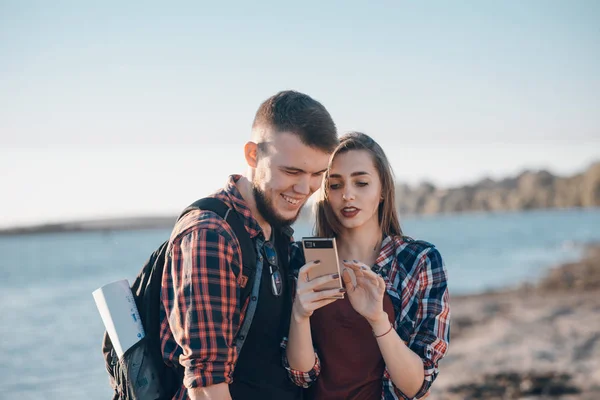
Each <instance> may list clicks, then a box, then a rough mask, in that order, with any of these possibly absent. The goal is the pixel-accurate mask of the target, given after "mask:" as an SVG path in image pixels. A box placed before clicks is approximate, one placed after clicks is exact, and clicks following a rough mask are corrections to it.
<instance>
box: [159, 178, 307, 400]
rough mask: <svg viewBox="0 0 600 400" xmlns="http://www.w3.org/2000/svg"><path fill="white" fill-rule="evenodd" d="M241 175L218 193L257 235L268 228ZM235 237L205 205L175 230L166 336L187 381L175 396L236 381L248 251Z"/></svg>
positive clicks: (164, 308)
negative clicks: (255, 213)
mask: <svg viewBox="0 0 600 400" xmlns="http://www.w3.org/2000/svg"><path fill="white" fill-rule="evenodd" d="M238 179H239V176H236V175H232V176H230V178H229V180H228V182H227V185H226V186H225V188H224V189H222V190H220V191H218V192H217V193H215V194H214V195H213V196H214V197H216V198H218V199H220V200H222V201H223V202H224V203H225V204H226V205H228V206H229V207H232V208H233V209H234V210H235V211H237V212H238V213H239V215H240V216H241V217H242V219H243V221H244V225H245V227H246V230H247V231H248V233H249V234H250V237H251V238H252V239H254V238H255V237H257V236H258V235H259V234H262V230H261V228H260V226H259V224H258V222H257V221H256V220H255V219H254V217H252V214H251V212H250V209H249V208H248V206H247V205H246V202H245V201H244V199H243V197H242V196H241V194H240V192H239V190H238V189H237V187H236V182H237V180H238ZM234 238H235V234H234V233H233V230H232V229H231V228H230V226H229V225H228V224H227V223H226V222H225V221H223V219H222V218H220V217H219V216H217V215H216V214H215V213H213V212H211V211H200V210H199V211H192V212H189V213H187V214H186V215H185V216H184V217H183V218H181V219H180V220H179V221H178V222H177V224H176V225H175V227H174V229H173V232H172V233H171V238H170V242H169V252H168V257H167V260H166V263H165V269H164V273H163V279H162V290H161V298H162V302H161V303H162V304H161V320H162V324H161V330H160V336H161V342H162V343H161V344H162V352H163V358H164V360H165V362H166V363H167V364H168V365H176V364H180V365H181V366H183V367H184V368H185V374H184V380H183V386H182V388H181V390H180V391H179V393H178V394H177V396H176V397H175V398H174V399H177V400H180V399H185V398H187V388H194V387H205V386H211V385H216V384H219V383H223V382H225V383H228V384H229V383H231V382H232V376H233V370H234V367H235V363H236V360H237V357H238V354H237V349H236V346H235V344H234V339H235V337H236V334H237V332H238V330H239V329H240V327H241V325H242V322H243V320H244V314H245V310H246V307H247V304H248V301H246V304H240V299H239V288H240V287H241V277H242V274H241V271H242V268H241V266H242V252H241V248H240V246H239V243H238V241H237V239H234ZM248 284H251V282H248ZM316 364H317V366H316V367H318V363H316ZM282 367H283V366H282ZM289 373H290V375H292V376H294V375H295V374H297V372H295V371H292V370H290V371H289ZM315 374H318V371H317V372H315Z"/></svg>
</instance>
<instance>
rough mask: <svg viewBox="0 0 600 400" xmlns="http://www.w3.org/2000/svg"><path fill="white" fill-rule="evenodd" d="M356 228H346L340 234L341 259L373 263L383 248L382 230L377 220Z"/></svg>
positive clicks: (339, 250) (339, 249) (338, 245)
mask: <svg viewBox="0 0 600 400" xmlns="http://www.w3.org/2000/svg"><path fill="white" fill-rule="evenodd" d="M373 222H374V223H372V224H367V225H363V226H361V227H359V228H356V229H345V230H343V231H342V232H341V233H340V235H339V236H338V238H337V240H336V242H337V248H338V255H339V257H340V260H358V261H361V262H363V263H365V264H367V265H373V264H374V263H375V260H376V259H377V256H378V255H379V251H380V249H381V241H382V236H383V234H382V231H381V227H380V226H379V224H378V223H377V221H373Z"/></svg>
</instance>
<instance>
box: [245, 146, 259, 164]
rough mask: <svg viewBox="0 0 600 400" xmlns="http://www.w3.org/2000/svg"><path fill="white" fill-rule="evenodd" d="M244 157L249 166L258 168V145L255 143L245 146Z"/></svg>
mask: <svg viewBox="0 0 600 400" xmlns="http://www.w3.org/2000/svg"><path fill="white" fill-rule="evenodd" d="M244 156H245V157H246V162H247V163H248V166H249V167H251V168H256V167H257V166H258V145H257V144H256V143H254V142H247V143H246V144H245V145H244Z"/></svg>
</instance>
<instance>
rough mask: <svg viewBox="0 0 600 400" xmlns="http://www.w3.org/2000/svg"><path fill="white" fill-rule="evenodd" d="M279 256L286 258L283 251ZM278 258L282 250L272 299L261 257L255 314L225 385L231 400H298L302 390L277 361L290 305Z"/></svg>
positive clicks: (268, 274)
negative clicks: (278, 292)
mask: <svg viewBox="0 0 600 400" xmlns="http://www.w3.org/2000/svg"><path fill="white" fill-rule="evenodd" d="M283 253H284V254H283V256H287V249H286V250H285V252H283ZM281 256H282V251H279V252H278V259H279V262H278V264H279V265H278V266H279V270H280V272H281V276H282V283H283V292H282V294H281V295H280V296H275V295H274V294H273V292H272V290H271V273H270V271H269V264H268V262H267V260H266V257H264V255H263V260H264V261H263V270H262V277H261V284H260V292H259V296H258V300H257V301H258V304H257V306H256V312H255V314H254V319H253V320H252V325H251V326H250V330H249V331H248V337H247V338H246V342H245V343H244V346H243V348H242V351H241V353H240V355H239V357H238V360H237V363H236V366H235V371H234V374H233V382H232V383H231V384H230V385H229V391H230V393H231V397H232V398H233V400H254V399H265V400H268V399H273V400H299V399H302V389H301V388H300V387H299V386H296V385H295V384H294V383H293V382H292V381H291V380H290V378H289V376H288V372H287V371H286V370H285V368H284V367H283V363H282V360H281V356H282V351H283V349H281V347H280V344H281V340H282V339H283V337H284V336H287V330H288V329H289V318H290V312H291V303H292V301H291V288H290V282H289V280H288V279H287V278H286V277H287V276H288V275H287V274H288V271H287V270H286V266H287V263H282V262H281ZM250 301H252V298H251V299H250Z"/></svg>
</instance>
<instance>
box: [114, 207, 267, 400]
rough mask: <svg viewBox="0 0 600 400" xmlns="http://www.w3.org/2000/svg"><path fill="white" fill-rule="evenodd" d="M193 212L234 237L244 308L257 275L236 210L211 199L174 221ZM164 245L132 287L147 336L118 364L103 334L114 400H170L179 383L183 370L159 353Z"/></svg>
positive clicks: (253, 254)
mask: <svg viewBox="0 0 600 400" xmlns="http://www.w3.org/2000/svg"><path fill="white" fill-rule="evenodd" d="M197 209H201V210H207V211H213V212H214V213H216V214H217V215H219V216H220V217H221V218H223V219H224V220H225V221H226V222H227V223H228V224H229V226H230V227H231V229H232V230H233V232H234V233H235V235H236V237H237V239H238V242H239V244H240V247H241V249H242V264H243V268H242V275H243V276H244V277H245V278H247V280H246V281H245V282H246V285H245V287H244V288H242V289H241V300H242V304H245V302H246V299H247V298H248V297H249V295H250V293H251V292H252V286H253V282H254V274H255V273H256V250H255V249H254V244H253V242H252V239H251V238H250V235H249V234H248V232H247V231H246V228H245V227H244V223H243V221H242V219H241V218H240V216H239V214H238V213H237V212H236V211H235V210H233V209H230V208H228V207H227V206H226V205H225V204H224V203H223V202H222V201H221V200H219V199H216V198H212V197H207V198H204V199H200V200H198V201H196V202H195V203H193V204H192V205H190V206H189V207H187V208H186V209H185V210H184V211H183V212H182V213H181V215H180V216H179V218H178V219H180V218H181V217H183V216H184V215H185V214H186V213H187V212H189V211H192V210H197ZM168 243H169V241H168V240H167V241H165V242H164V243H163V244H162V245H161V246H160V247H159V248H158V249H157V250H156V251H155V252H154V253H152V255H151V256H150V258H149V259H148V261H146V264H144V267H143V268H142V270H141V271H140V273H139V274H138V276H137V278H136V280H135V282H134V283H133V285H131V291H132V292H133V296H134V298H135V302H136V306H137V308H138V311H139V313H140V317H141V319H142V324H143V326H144V331H145V333H146V336H145V337H144V338H142V339H141V340H140V341H139V342H138V343H136V344H135V345H134V346H133V347H131V348H130V349H128V350H127V351H126V352H125V354H123V356H122V357H121V358H120V359H119V358H118V357H117V354H116V352H115V350H114V348H113V345H112V343H111V341H110V338H109V337H108V334H107V333H106V332H105V333H104V340H103V342H102V352H103V354H104V361H105V363H106V369H107V371H108V374H109V376H110V384H111V386H112V388H113V389H114V395H113V400H130V399H131V400H133V399H136V400H167V399H168V400H170V399H171V398H172V397H173V396H174V395H175V393H176V392H177V390H179V388H180V387H181V383H182V382H183V368H181V367H180V368H177V369H175V368H171V367H169V366H167V365H166V364H165V363H164V361H163V357H162V353H161V349H160V347H161V341H160V324H161V321H160V315H159V314H160V291H161V281H162V274H163V268H164V264H165V255H166V252H167V246H168Z"/></svg>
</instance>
